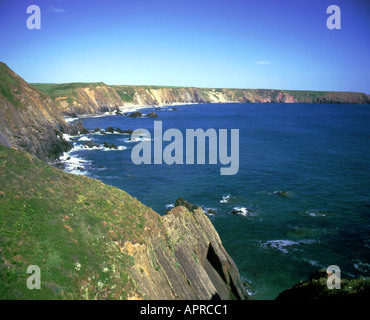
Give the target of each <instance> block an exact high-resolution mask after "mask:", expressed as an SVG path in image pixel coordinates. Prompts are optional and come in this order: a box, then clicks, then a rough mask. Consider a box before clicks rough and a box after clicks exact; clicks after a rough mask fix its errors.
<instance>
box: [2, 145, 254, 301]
mask: <svg viewBox="0 0 370 320" xmlns="http://www.w3.org/2000/svg"><path fill="white" fill-rule="evenodd" d="M0 195H1V196H0V279H2V286H1V287H0V299H246V298H248V295H247V293H246V292H245V289H244V287H243V284H242V282H241V279H240V277H239V273H238V269H237V267H236V266H235V264H234V262H233V260H232V259H231V257H230V256H229V255H228V254H227V252H226V251H225V249H224V247H223V246H222V243H221V240H220V238H219V236H218V234H217V232H216V230H215V229H214V227H213V225H212V223H211V222H210V220H209V219H208V218H207V217H206V215H205V214H204V213H203V211H202V210H201V209H198V210H194V212H189V211H188V210H187V209H186V208H184V207H176V208H174V209H173V210H172V211H171V212H170V213H168V214H167V215H166V216H164V217H161V216H160V215H158V214H157V213H155V212H154V211H153V210H152V209H150V208H148V207H146V206H144V205H143V204H142V203H140V202H139V201H138V200H137V199H135V198H133V197H131V196H130V195H128V194H127V193H125V192H124V191H122V190H119V189H117V188H114V187H112V186H108V185H104V184H103V183H102V182H100V181H98V180H95V179H91V178H87V177H84V176H75V175H71V174H68V173H65V172H63V171H61V170H58V169H56V168H54V167H51V166H49V165H47V164H46V163H45V162H42V161H40V160H38V159H36V158H34V157H32V156H30V155H29V154H28V153H25V152H22V151H19V150H16V149H13V148H7V147H3V146H0ZM29 265H36V266H38V267H39V268H40V272H41V289H40V290H29V289H27V286H26V283H27V278H28V277H29V276H30V275H29V274H27V273H26V270H27V267H28V266H29Z"/></svg>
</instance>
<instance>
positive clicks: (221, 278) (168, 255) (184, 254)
mask: <svg viewBox="0 0 370 320" xmlns="http://www.w3.org/2000/svg"><path fill="white" fill-rule="evenodd" d="M163 224H164V227H165V230H166V232H165V235H164V234H163V233H162V234H160V235H158V234H157V235H155V236H152V237H151V238H150V239H149V240H148V242H147V244H132V243H131V242H126V243H125V245H124V247H123V248H121V250H122V251H123V252H124V253H126V254H129V255H130V256H132V257H133V258H134V259H135V265H134V266H133V268H132V274H133V276H134V279H135V282H136V283H137V285H138V287H139V290H140V291H141V292H142V293H143V295H144V298H145V299H191V300H194V299H242V300H245V299H248V294H247V293H246V291H245V289H244V287H243V284H242V282H241V279H240V276H239V272H238V269H237V267H236V265H235V263H234V262H233V260H232V259H231V257H230V256H229V255H228V253H227V252H226V250H225V249H224V247H223V246H222V243H221V240H220V238H219V236H218V234H217V231H216V230H215V228H214V227H213V225H212V223H211V221H210V220H209V219H208V218H207V216H206V215H205V214H204V213H203V211H202V210H201V209H197V210H195V211H194V213H190V212H189V211H187V209H186V208H184V207H176V208H174V209H172V210H171V211H170V212H169V213H168V214H167V215H166V216H164V217H163ZM166 238H167V239H166ZM164 243H169V247H168V248H164V247H163V246H164V245H163V244H164Z"/></svg>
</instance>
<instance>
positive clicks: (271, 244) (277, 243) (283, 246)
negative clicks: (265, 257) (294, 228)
mask: <svg viewBox="0 0 370 320" xmlns="http://www.w3.org/2000/svg"><path fill="white" fill-rule="evenodd" d="M316 242H317V240H311V239H308V240H300V241H291V240H269V241H266V242H264V243H262V244H261V245H262V247H263V248H265V249H267V248H272V249H277V250H279V251H281V252H282V253H288V249H287V247H292V246H298V245H300V244H313V243H316ZM294 249H295V250H298V249H297V248H294Z"/></svg>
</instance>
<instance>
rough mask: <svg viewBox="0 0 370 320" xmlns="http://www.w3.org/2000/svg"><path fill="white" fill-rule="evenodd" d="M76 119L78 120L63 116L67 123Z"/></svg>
mask: <svg viewBox="0 0 370 320" xmlns="http://www.w3.org/2000/svg"><path fill="white" fill-rule="evenodd" d="M76 120H78V118H70V117H66V118H64V121H65V122H67V123H71V122H73V121H76Z"/></svg>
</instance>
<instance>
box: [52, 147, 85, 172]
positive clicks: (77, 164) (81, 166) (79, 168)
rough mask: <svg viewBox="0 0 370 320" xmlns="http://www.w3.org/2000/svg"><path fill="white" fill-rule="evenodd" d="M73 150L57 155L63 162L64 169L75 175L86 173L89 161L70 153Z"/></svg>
mask: <svg viewBox="0 0 370 320" xmlns="http://www.w3.org/2000/svg"><path fill="white" fill-rule="evenodd" d="M74 151H75V150H73V149H72V150H71V151H69V152H64V153H63V155H62V156H60V157H59V160H60V161H62V162H63V163H64V171H65V172H69V173H73V174H76V175H85V174H87V170H86V166H88V165H89V164H90V163H91V161H88V160H85V159H83V158H80V157H77V156H74V155H72V154H71V153H73V152H74Z"/></svg>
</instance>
